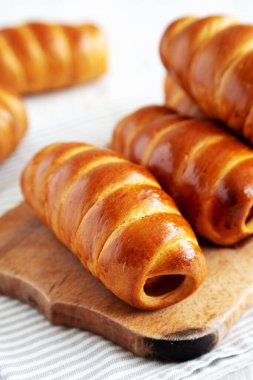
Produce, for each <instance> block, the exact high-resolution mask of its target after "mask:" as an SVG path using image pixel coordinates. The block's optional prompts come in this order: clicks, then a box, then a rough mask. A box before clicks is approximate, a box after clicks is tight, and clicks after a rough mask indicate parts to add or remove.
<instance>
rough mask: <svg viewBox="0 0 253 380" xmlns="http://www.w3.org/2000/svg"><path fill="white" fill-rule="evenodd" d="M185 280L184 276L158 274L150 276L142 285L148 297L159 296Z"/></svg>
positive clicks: (175, 287)
mask: <svg viewBox="0 0 253 380" xmlns="http://www.w3.org/2000/svg"><path fill="white" fill-rule="evenodd" d="M184 280H185V276H184V275H181V274H177V275H170V274H168V275H160V276H155V277H150V278H148V279H147V280H146V283H145V285H144V292H145V293H146V295H147V296H150V297H161V296H163V295H166V294H168V293H170V292H172V291H174V290H176V289H177V288H178V287H179V286H180V285H181V284H182V283H183V281H184Z"/></svg>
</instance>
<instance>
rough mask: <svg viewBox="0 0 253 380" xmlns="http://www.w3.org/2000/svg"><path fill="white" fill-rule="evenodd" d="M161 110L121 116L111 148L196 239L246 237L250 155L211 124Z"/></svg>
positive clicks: (252, 176) (251, 198)
mask: <svg viewBox="0 0 253 380" xmlns="http://www.w3.org/2000/svg"><path fill="white" fill-rule="evenodd" d="M155 110H157V115H156V116H155ZM164 110H165V108H164V107H163V106H161V107H159V106H150V107H145V108H142V109H139V110H138V111H136V112H134V113H132V114H130V115H128V116H126V117H125V118H124V119H122V120H121V121H120V122H119V123H118V125H117V127H116V129H115V131H114V136H113V148H114V149H115V150H116V151H118V152H119V153H121V154H123V155H124V156H125V157H127V158H128V159H129V160H131V161H133V162H136V163H139V164H142V165H143V166H145V167H146V168H147V169H149V170H150V172H151V173H152V174H153V175H154V176H155V177H156V178H157V180H158V181H159V183H160V184H161V185H162V187H163V189H164V190H166V191H167V192H168V193H169V194H170V195H171V196H172V197H173V199H174V200H175V202H176V204H177V205H178V207H179V209H180V211H181V212H182V213H183V215H184V216H185V217H186V219H187V220H188V221H189V222H190V223H191V225H192V227H193V228H194V229H195V231H196V232H197V233H198V234H199V235H201V236H204V237H205V238H207V239H208V240H210V241H212V242H214V243H217V244H220V245H230V244H234V243H236V242H238V241H239V240H241V239H242V238H244V237H246V236H248V235H250V234H252V233H253V185H252V184H253V151H252V150H251V149H250V148H248V147H247V146H246V145H244V144H243V143H241V142H240V141H239V140H237V139H236V138H235V137H233V136H232V135H230V134H229V133H228V132H226V131H224V130H222V128H219V127H218V125H217V124H215V123H214V122H211V121H204V120H200V119H199V120H198V119H190V118H187V117H185V116H182V115H181V116H180V115H178V114H175V113H172V112H171V111H170V110H167V114H166V113H165V112H164ZM149 115H152V117H149Z"/></svg>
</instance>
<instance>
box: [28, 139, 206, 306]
mask: <svg viewBox="0 0 253 380" xmlns="http://www.w3.org/2000/svg"><path fill="white" fill-rule="evenodd" d="M21 184H22V190H23V193H24V196H25V198H26V200H27V202H28V203H29V204H30V205H31V206H32V208H33V209H34V210H35V212H36V213H37V214H38V216H39V217H40V218H41V220H42V221H43V222H44V223H46V224H47V225H48V226H49V227H50V228H51V229H52V230H53V232H54V233H55V234H56V236H57V237H58V238H59V239H60V240H61V241H62V242H63V243H65V244H66V246H67V247H69V248H70V249H71V250H72V251H73V252H74V253H75V254H76V255H77V256H78V257H79V259H80V260H81V262H82V263H83V265H84V266H85V267H86V268H87V269H88V270H89V271H90V272H91V273H92V274H93V275H94V276H96V277H97V278H99V279H100V280H101V281H102V282H103V283H104V284H105V286H106V287H107V288H108V289H110V290H111V291H112V292H113V293H114V294H115V295H117V296H118V297H119V298H121V299H122V300H124V301H126V302H128V303H129V304H131V305H133V306H135V307H137V308H140V309H159V308H162V307H165V306H169V305H172V304H174V303H177V302H179V301H181V300H182V299H184V298H185V297H187V296H189V295H190V294H191V293H192V292H194V291H195V290H196V289H197V288H198V286H199V285H200V283H201V282H202V280H203V278H204V275H205V258H204V256H203V254H202V252H201V250H200V248H199V246H198V243H197V240H196V237H195V235H194V233H193V231H192V230H191V228H190V226H189V225H188V223H187V222H186V221H185V220H184V218H183V217H182V215H181V214H180V213H179V211H178V209H177V207H176V206H175V204H174V202H173V201H172V199H171V198H170V197H169V196H167V194H166V193H164V192H163V191H162V190H161V188H160V186H159V185H158V183H157V181H156V180H155V179H154V178H153V177H152V175H151V174H149V173H148V172H147V171H146V170H145V169H144V168H142V167H140V166H138V165H135V164H132V163H130V162H128V161H126V160H125V159H124V158H123V157H121V156H119V155H117V154H116V153H114V152H111V151H108V150H105V149H99V148H96V147H94V146H91V145H86V144H81V143H56V144H52V145H50V146H48V147H46V148H45V149H43V150H42V151H40V152H39V153H38V154H37V155H36V156H35V157H34V158H33V159H32V160H31V161H30V163H28V165H27V167H26V168H25V170H24V172H23V175H22V180H21Z"/></svg>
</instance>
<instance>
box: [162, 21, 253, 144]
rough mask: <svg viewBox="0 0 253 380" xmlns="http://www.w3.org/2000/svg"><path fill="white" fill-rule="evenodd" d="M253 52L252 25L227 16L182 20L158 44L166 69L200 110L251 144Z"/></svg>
mask: <svg viewBox="0 0 253 380" xmlns="http://www.w3.org/2000/svg"><path fill="white" fill-rule="evenodd" d="M186 20H188V22H186ZM252 48H253V26H251V25H240V24H238V23H236V21H234V20H233V19H231V18H229V17H225V16H212V17H206V18H203V19H197V18H196V19H193V18H188V19H187V18H184V19H179V20H177V21H175V22H174V23H173V24H171V25H170V26H169V27H168V28H167V30H166V31H165V33H164V35H163V37H162V40H161V45H160V53H161V58H162V61H163V63H164V65H165V67H166V68H167V70H169V71H170V72H171V73H173V75H175V77H176V78H177V81H178V82H179V84H180V85H181V86H182V87H183V88H184V89H185V90H186V91H187V92H188V93H189V94H190V95H191V96H192V97H193V98H194V99H195V100H196V101H197V102H198V104H199V105H200V107H201V109H203V110H204V112H205V113H206V114H207V115H209V116H210V117H212V118H216V119H220V120H222V121H223V122H224V123H225V124H227V125H228V126H229V127H230V128H232V129H233V130H235V131H236V132H237V133H240V134H242V135H243V136H244V137H245V138H247V139H248V140H249V141H250V142H251V143H253V100H252V99H253V75H252V65H253V49H252Z"/></svg>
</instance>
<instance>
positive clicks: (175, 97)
mask: <svg viewBox="0 0 253 380" xmlns="http://www.w3.org/2000/svg"><path fill="white" fill-rule="evenodd" d="M164 94H165V103H166V106H168V107H169V108H171V109H172V110H173V111H176V112H178V113H180V114H181V115H185V116H189V117H197V118H204V117H205V114H204V112H203V111H202V110H201V109H200V107H199V105H198V104H197V103H196V102H195V100H194V99H193V98H192V97H191V96H190V95H189V94H188V93H187V92H186V91H184V89H183V88H182V87H181V86H180V85H179V84H178V83H177V81H176V79H175V78H174V77H173V76H172V75H171V74H170V73H169V72H167V74H166V77H165V82H164Z"/></svg>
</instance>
